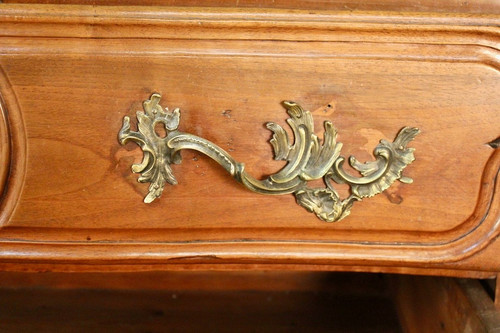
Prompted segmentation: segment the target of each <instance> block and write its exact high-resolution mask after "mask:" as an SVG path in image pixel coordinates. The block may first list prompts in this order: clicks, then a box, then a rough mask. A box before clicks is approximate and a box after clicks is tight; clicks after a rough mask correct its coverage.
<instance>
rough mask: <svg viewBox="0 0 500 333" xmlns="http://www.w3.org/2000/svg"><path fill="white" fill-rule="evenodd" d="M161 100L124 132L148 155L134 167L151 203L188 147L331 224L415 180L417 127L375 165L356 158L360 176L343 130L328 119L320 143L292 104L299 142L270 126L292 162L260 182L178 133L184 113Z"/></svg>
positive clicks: (154, 99)
mask: <svg viewBox="0 0 500 333" xmlns="http://www.w3.org/2000/svg"><path fill="white" fill-rule="evenodd" d="M160 98H161V96H160V95H159V94H153V95H152V96H151V98H150V99H148V100H146V101H144V102H143V107H144V112H142V111H137V114H136V115H137V121H138V122H137V128H138V131H137V132H135V131H131V130H130V118H129V117H124V118H123V126H122V129H121V130H120V132H119V134H118V139H119V141H120V143H121V144H125V143H126V142H127V141H133V142H135V143H137V144H138V145H139V146H140V147H141V148H142V150H143V152H144V157H143V160H142V162H141V163H140V164H134V165H132V171H133V172H136V173H140V174H141V175H140V177H139V179H138V181H139V182H141V183H146V182H148V183H151V184H150V186H149V193H148V195H147V196H146V197H145V198H144V202H146V203H150V202H152V201H153V200H154V199H156V198H158V197H160V196H161V194H162V192H163V188H164V187H165V184H166V183H169V184H172V185H175V184H177V180H176V179H175V176H174V175H173V173H172V169H171V168H170V164H172V163H175V164H179V163H180V162H181V155H180V151H181V150H182V149H194V150H197V151H199V152H201V153H203V154H205V155H207V156H209V157H211V158H212V159H214V160H215V161H217V162H218V163H219V164H220V165H221V166H222V167H224V169H226V170H227V171H228V172H229V173H230V174H231V176H233V177H234V179H235V180H237V181H238V182H240V183H242V184H243V185H245V187H247V188H248V189H250V190H252V191H254V192H258V193H262V194H289V193H293V194H294V195H295V198H296V200H297V203H298V204H299V205H301V206H302V207H304V208H305V209H307V210H308V211H309V212H314V213H315V214H316V216H317V217H318V218H320V219H321V220H323V221H326V222H334V221H340V220H341V219H343V218H344V217H346V216H348V215H349V213H350V210H351V207H352V205H353V203H354V202H355V201H361V200H362V199H363V198H367V197H372V196H374V195H376V194H379V193H381V192H382V191H384V190H386V189H387V188H388V187H389V186H391V185H392V184H393V183H394V182H395V181H396V180H399V181H401V182H403V183H411V182H412V179H411V178H408V177H404V176H403V175H402V171H403V169H404V168H405V167H406V166H407V165H408V164H410V163H411V162H413V161H414V160H415V158H414V156H413V151H414V148H407V147H406V145H407V144H408V143H409V142H410V141H411V140H413V138H414V137H415V136H416V135H417V134H418V133H419V130H418V129H417V128H414V127H404V128H403V129H402V130H401V131H400V132H399V133H398V135H397V136H396V139H395V140H394V142H388V141H386V140H381V141H380V143H379V144H378V145H377V146H376V147H375V149H374V151H373V154H374V156H375V157H376V160H375V161H370V162H365V163H360V162H359V161H358V160H357V159H356V158H355V157H354V156H351V157H350V158H349V164H350V166H351V167H352V168H354V169H355V170H357V171H359V173H360V177H355V176H352V175H350V174H348V173H347V172H346V171H345V170H344V168H343V164H344V161H345V158H344V157H343V156H340V150H341V148H342V143H340V142H337V140H336V139H337V131H336V130H335V128H334V127H333V125H332V123H331V122H329V121H325V123H324V127H325V133H324V138H323V144H320V140H319V138H318V137H317V136H316V134H314V125H313V119H312V115H311V113H310V112H309V111H306V110H304V109H303V108H302V107H301V106H300V105H298V104H296V103H294V102H290V101H286V102H283V105H284V107H285V108H286V110H287V112H288V115H289V116H290V118H288V119H287V123H288V125H289V126H290V128H291V130H292V132H293V135H294V141H293V143H292V142H290V139H289V137H288V134H287V132H286V131H285V130H284V129H283V128H282V127H281V126H280V125H278V124H276V123H272V122H269V123H267V124H266V126H267V128H268V129H270V130H271V131H272V132H273V137H272V139H271V140H270V142H271V144H272V146H273V149H274V159H275V160H284V161H287V164H286V165H285V166H284V167H283V168H282V169H281V170H280V171H279V172H277V173H275V174H273V175H271V176H269V177H268V178H266V179H264V180H258V179H256V178H254V177H252V176H251V175H249V174H247V173H246V172H245V167H244V164H243V163H239V162H236V161H235V160H234V159H233V158H232V157H231V156H230V155H229V154H228V153H227V152H226V151H225V150H224V149H222V148H220V147H219V146H217V145H215V144H213V143H212V142H210V141H208V140H205V139H203V138H201V137H198V136H196V135H193V134H188V133H183V132H180V131H178V129H177V128H178V126H179V120H180V111H179V109H178V108H177V109H174V110H173V111H172V112H170V111H168V108H166V109H165V110H163V108H162V107H161V106H160V105H159V102H160ZM158 123H163V124H164V125H165V128H166V129H167V135H166V136H165V137H160V136H158V135H157V134H156V132H155V126H156V125H157V124H158ZM320 178H323V180H324V183H325V185H326V187H324V188H310V187H308V186H307V182H308V181H310V180H315V179H320ZM332 181H333V182H335V183H338V184H348V185H349V186H350V191H351V193H350V195H349V196H348V197H347V198H345V199H341V198H340V197H339V195H338V193H337V191H336V190H335V189H334V187H333V185H332Z"/></svg>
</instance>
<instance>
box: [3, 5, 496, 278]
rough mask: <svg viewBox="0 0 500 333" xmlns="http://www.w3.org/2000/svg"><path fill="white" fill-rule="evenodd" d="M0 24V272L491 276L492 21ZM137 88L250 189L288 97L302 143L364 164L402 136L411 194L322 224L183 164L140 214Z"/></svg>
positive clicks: (14, 13) (53, 12)
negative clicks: (230, 160) (406, 137)
mask: <svg viewBox="0 0 500 333" xmlns="http://www.w3.org/2000/svg"><path fill="white" fill-rule="evenodd" d="M0 17H1V19H2V22H3V23H2V28H3V29H2V32H1V33H0V49H1V52H0V54H1V55H0V67H1V68H2V69H3V71H4V72H5V76H6V79H5V80H6V82H7V80H8V84H7V83H6V84H4V86H2V90H1V92H2V94H3V95H4V99H5V100H6V101H7V102H6V107H7V108H8V112H7V114H8V115H9V119H10V118H12V117H11V113H12V114H13V115H16V114H19V112H17V111H16V107H17V106H16V105H18V107H19V110H20V112H21V113H22V118H21V116H20V115H18V116H17V117H18V118H17V120H9V121H12V122H14V123H15V124H17V125H16V128H18V131H20V132H21V131H22V132H23V133H24V135H25V136H26V138H27V140H26V150H27V153H26V156H24V155H22V153H19V154H20V155H19V156H18V157H16V158H15V159H13V160H14V161H18V162H17V163H19V165H22V164H23V163H26V175H25V179H24V180H23V179H22V177H20V176H19V177H18V178H17V180H16V179H14V178H12V179H13V180H12V181H11V183H12V186H17V188H19V189H20V188H22V194H21V195H20V197H19V200H18V201H17V200H14V199H12V201H8V202H16V204H17V208H16V211H15V213H14V214H13V215H12V216H11V217H7V216H6V217H2V219H1V220H0V222H1V223H2V224H3V226H4V227H3V229H2V230H1V231H0V236H1V237H2V244H1V249H2V250H1V251H0V256H1V258H2V260H3V261H4V262H5V263H9V262H19V261H36V262H40V263H50V262H54V263H55V262H57V263H68V262H71V263H80V264H87V265H88V264H90V265H109V264H120V265H135V264H137V265H143V266H142V267H143V269H147V268H146V267H147V265H160V266H161V267H168V266H169V265H172V266H169V267H181V266H175V265H182V264H185V263H189V264H190V265H191V267H195V266H197V265H200V264H207V265H213V266H214V267H215V266H220V265H235V264H236V265H242V264H243V265H244V264H248V267H251V265H272V264H284V265H286V264H288V265H296V264H310V265H333V266H337V267H352V268H353V269H354V267H363V266H366V267H365V270H370V268H369V266H371V267H376V269H377V270H381V271H389V270H390V269H397V268H395V267H399V268H400V269H409V270H411V269H412V268H413V269H414V270H415V271H418V270H419V269H424V270H425V269H428V270H429V271H430V272H432V271H433V270H438V271H439V270H441V271H442V272H453V270H461V271H460V272H458V271H457V273H456V274H457V275H467V274H470V275H474V274H486V275H488V274H491V272H495V271H498V270H499V269H500V261H499V260H498V259H496V258H491V256H487V257H486V256H483V255H482V253H485V251H487V250H484V249H485V248H486V247H487V246H488V245H489V244H490V243H491V242H492V241H493V240H494V239H495V238H496V236H497V235H498V221H499V216H500V212H499V210H500V200H498V186H499V181H500V180H498V172H499V169H500V150H498V149H494V148H492V147H491V146H489V145H488V144H487V143H488V142H491V141H492V140H494V139H496V138H497V137H498V136H499V134H500V133H499V121H498V106H499V105H500V97H499V95H498V91H499V88H500V79H499V73H498V68H499V65H498V60H499V52H498V41H499V39H498V33H499V31H498V27H497V26H498V22H499V18H498V16H494V15H460V14H454V15H451V14H446V15H445V14H436V15H430V14H425V15H424V14H415V13H414V14H409V13H406V14H405V13H403V14H395V13H392V14H388V13H374V12H370V13H368V12H360V13H356V14H353V13H346V12H329V11H320V12H318V13H314V14H310V13H308V12H306V11H300V10H294V11H282V10H277V9H274V10H270V11H261V10H257V9H245V10H243V9H207V10H201V9H181V8H147V7H143V8H141V7H131V8H129V7H95V8H94V7H87V6H41V5H39V6H36V5H34V6H23V5H5V6H3V7H1V8H0ZM7 86H8V87H10V88H8V87H7ZM9 89H10V90H11V91H12V93H9V92H8V91H9ZM4 90H5V91H4ZM153 92H159V93H162V95H163V105H164V106H169V107H170V108H174V107H180V108H181V112H182V115H181V125H180V129H181V130H182V131H186V132H191V133H193V134H196V135H199V136H202V137H204V138H206V139H209V140H211V141H213V142H214V143H216V144H218V145H220V146H221V147H223V148H225V149H226V150H228V151H229V152H230V153H231V155H233V156H234V157H235V158H236V159H237V160H238V161H242V162H245V164H246V169H247V170H248V171H249V172H250V173H252V174H254V175H257V176H264V175H266V174H270V173H273V172H275V171H277V170H278V169H279V168H280V167H281V166H282V164H280V163H277V162H273V161H272V154H271V148H270V145H269V144H268V142H267V140H268V139H269V138H270V133H269V132H268V130H267V129H265V127H264V126H263V124H264V123H265V122H267V121H276V122H280V123H284V119H285V118H286V113H285V111H284V109H283V108H282V107H281V106H280V105H279V103H280V102H281V101H282V100H285V99H292V100H295V101H297V102H299V103H300V104H302V105H303V106H305V107H306V108H308V109H309V110H311V111H312V113H313V115H314V117H315V121H316V128H317V129H321V123H322V122H323V121H324V120H327V119H328V120H331V121H332V122H333V123H334V124H335V126H336V127H337V129H338V131H339V141H341V142H343V143H344V148H343V152H344V153H345V154H354V155H356V156H357V157H358V158H359V159H361V160H366V159H370V156H371V155H370V154H371V151H372V149H373V148H374V147H375V145H376V144H377V141H378V140H379V139H382V138H384V139H391V140H392V139H393V138H394V136H395V135H396V133H397V132H398V131H399V129H400V128H401V127H403V126H416V127H419V128H420V130H421V131H422V133H421V135H419V137H418V138H417V140H415V141H414V142H412V143H411V146H412V147H415V148H416V152H415V156H416V158H417V160H416V161H415V162H414V163H413V164H412V165H411V166H409V167H408V169H407V171H405V173H406V174H407V175H408V176H410V177H412V178H414V180H415V182H414V183H413V184H411V185H403V184H398V185H396V186H394V187H393V188H391V189H390V190H388V191H387V193H386V194H385V195H379V196H377V197H374V198H371V199H369V200H366V201H364V202H362V203H359V204H357V205H356V206H355V207H354V209H353V213H352V214H351V216H349V218H348V219H346V220H345V221H342V222H340V223H336V224H327V223H323V222H320V221H319V220H317V219H316V218H315V216H313V215H311V214H309V213H307V212H306V211H305V210H303V209H302V208H300V207H299V206H297V205H296V204H295V202H294V199H293V197H292V196H282V197H271V198H270V197H265V196H259V195H256V194H254V193H251V192H248V191H246V190H244V189H243V188H242V187H240V186H239V185H238V184H236V183H235V182H234V181H233V180H232V179H231V178H230V177H229V176H228V175H226V174H225V173H224V171H223V170H222V169H221V168H220V167H218V165H216V163H214V162H212V161H210V160H208V159H207V158H204V157H203V156H199V155H198V154H197V153H194V152H183V162H182V164H181V165H176V166H174V173H175V174H176V177H177V178H178V180H179V185H177V186H175V187H168V188H167V189H166V190H165V192H164V195H163V197H162V198H161V199H160V200H158V201H157V202H154V203H152V204H150V205H145V204H144V203H142V198H143V196H144V195H145V193H146V191H147V186H146V185H144V184H139V183H137V182H136V179H137V176H136V175H134V174H132V173H131V172H130V169H129V168H130V165H131V164H132V163H133V162H137V161H138V160H140V158H141V152H140V150H139V149H138V148H137V147H136V146H134V145H133V144H128V145H127V146H125V147H121V146H119V144H118V142H117V138H116V137H117V133H118V131H119V129H120V127H121V119H122V118H123V116H126V115H128V116H133V115H134V114H135V111H137V110H140V109H141V102H142V100H144V99H147V98H149V96H150V94H151V93H153ZM9 94H10V95H9ZM5 96H11V97H9V98H7V97H5ZM14 96H15V97H14ZM328 105H330V106H331V107H327V106H328ZM11 108H12V110H13V111H12V112H11ZM23 128H24V129H25V130H23ZM318 131H319V130H318ZM18 141H19V140H18ZM21 146H22V145H21ZM13 151H14V150H13ZM19 151H22V149H20V150H19ZM19 169H20V170H21V169H22V167H19ZM23 175H24V174H23ZM9 179H10V178H9ZM17 193H18V196H19V194H20V190H18V191H17ZM12 205H15V204H14V203H13V204H12ZM13 207H14V206H13ZM496 247H498V245H496V243H493V244H492V245H491V248H492V249H495V248H496ZM483 250H484V251H483ZM490 251H493V250H490ZM162 265H163V266H162ZM55 267H56V266H55ZM81 267H84V266H81ZM82 269H86V268H82ZM332 269H334V268H332ZM346 269H348V268H346ZM372 269H373V268H372ZM448 270H449V271H448ZM436 272H437V271H436ZM450 274H453V273H450Z"/></svg>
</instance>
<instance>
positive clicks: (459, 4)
mask: <svg viewBox="0 0 500 333" xmlns="http://www.w3.org/2000/svg"><path fill="white" fill-rule="evenodd" d="M2 2H4V3H32V4H75V5H98V6H116V5H122V6H183V7H243V8H246V7H250V8H282V9H309V10H344V11H356V10H376V11H397V12H402V11H408V12H446V13H484V14H488V13H489V14H499V13H500V4H499V3H498V2H496V1H491V0H472V1H461V0H440V1H433V0H371V1H366V0H350V1H342V0H322V1H318V0H238V1H234V0H3V1H2Z"/></svg>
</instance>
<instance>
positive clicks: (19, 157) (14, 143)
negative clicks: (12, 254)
mask: <svg viewBox="0 0 500 333" xmlns="http://www.w3.org/2000/svg"><path fill="white" fill-rule="evenodd" d="M0 111H1V119H0V157H1V161H0V163H1V165H0V191H1V192H0V193H1V194H0V228H1V227H3V226H5V225H6V223H7V222H8V221H9V219H10V217H11V215H12V213H13V211H14V209H15V208H16V205H17V202H18V199H19V196H20V195H21V191H22V188H23V185H24V176H25V172H26V149H27V146H26V133H25V129H24V128H25V127H24V122H23V117H22V114H21V112H20V109H19V105H18V103H17V99H16V96H15V94H14V92H13V91H12V89H11V86H10V83H9V81H8V79H7V76H6V75H5V73H4V72H3V69H2V68H0Z"/></svg>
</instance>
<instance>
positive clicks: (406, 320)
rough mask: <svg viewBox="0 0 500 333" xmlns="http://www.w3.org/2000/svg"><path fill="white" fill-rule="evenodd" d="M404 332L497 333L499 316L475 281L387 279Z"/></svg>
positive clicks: (432, 278) (394, 277)
mask: <svg viewBox="0 0 500 333" xmlns="http://www.w3.org/2000/svg"><path fill="white" fill-rule="evenodd" d="M389 285H390V286H391V288H392V289H393V293H394V300H395V303H396V307H397V309H398V313H399V319H400V322H401V326H402V328H403V331H404V332H408V333H411V332H478V333H479V332H497V331H498V330H499V329H500V313H499V312H498V311H497V310H496V308H495V305H494V303H493V300H492V299H491V298H490V297H489V296H488V294H487V293H486V291H485V290H484V289H483V288H482V286H481V285H480V283H479V281H476V280H466V279H461V280H458V279H450V278H435V277H418V278H417V277H412V276H391V277H390V278H389Z"/></svg>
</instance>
